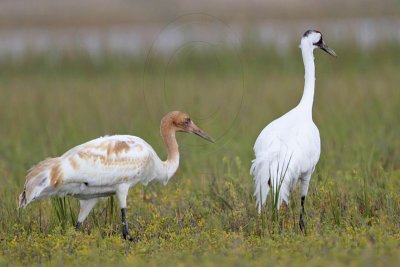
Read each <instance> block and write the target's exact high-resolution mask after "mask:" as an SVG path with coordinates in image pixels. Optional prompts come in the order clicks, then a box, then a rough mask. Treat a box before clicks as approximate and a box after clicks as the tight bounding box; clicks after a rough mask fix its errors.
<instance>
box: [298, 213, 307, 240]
mask: <svg viewBox="0 0 400 267" xmlns="http://www.w3.org/2000/svg"><path fill="white" fill-rule="evenodd" d="M299 226H300V230H301V231H302V232H303V233H304V234H305V235H307V230H306V225H305V223H304V215H303V213H301V214H300V220H299Z"/></svg>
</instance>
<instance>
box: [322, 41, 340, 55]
mask: <svg viewBox="0 0 400 267" xmlns="http://www.w3.org/2000/svg"><path fill="white" fill-rule="evenodd" d="M319 48H321V49H322V50H324V51H325V52H326V53H328V54H329V55H331V56H334V57H336V53H335V51H333V50H332V49H330V48H329V47H328V46H327V45H326V44H325V43H324V42H322V44H321V45H320V46H319Z"/></svg>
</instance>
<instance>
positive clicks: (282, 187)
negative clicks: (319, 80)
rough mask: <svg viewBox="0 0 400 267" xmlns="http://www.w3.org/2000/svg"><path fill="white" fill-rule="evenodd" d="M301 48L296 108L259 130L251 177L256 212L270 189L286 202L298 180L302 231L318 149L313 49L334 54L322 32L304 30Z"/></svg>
mask: <svg viewBox="0 0 400 267" xmlns="http://www.w3.org/2000/svg"><path fill="white" fill-rule="evenodd" d="M300 48H301V52H302V55H303V62H304V68H305V76H304V79H305V84H304V92H303V96H302V98H301V100H300V103H299V104H298V105H297V106H296V107H295V108H293V109H292V110H290V111H289V112H288V113H286V114H285V115H283V116H281V117H280V118H278V119H276V120H274V121H273V122H271V123H270V124H268V125H267V126H266V127H265V128H264V130H262V132H261V133H260V135H259V136H258V138H257V140H256V143H255V145H254V153H255V159H254V160H253V161H252V166H251V169H250V174H251V175H252V176H254V182H255V193H254V195H255V197H256V200H257V207H258V211H259V212H261V206H262V205H264V204H265V202H266V199H267V196H268V193H269V191H270V190H272V192H273V193H274V195H275V196H278V199H277V201H278V203H277V205H278V208H279V206H280V205H281V203H282V201H285V202H286V203H288V201H289V194H290V191H291V190H292V189H293V188H294V186H295V185H296V184H297V182H299V183H300V191H301V214H300V220H299V225H300V229H301V230H302V231H304V230H305V225H304V220H303V217H304V216H305V211H304V202H305V199H306V196H307V192H308V185H309V182H310V179H311V174H312V173H313V171H314V169H315V166H316V164H317V162H318V160H319V156H320V152H321V144H320V137H319V131H318V128H317V126H316V125H315V124H314V122H313V119H312V106H313V100H314V87H315V65H314V55H313V51H314V49H315V48H320V49H322V50H324V51H325V52H327V53H328V54H330V55H332V56H336V53H335V52H334V51H333V50H332V49H330V48H329V47H328V46H327V45H326V44H325V43H324V41H323V39H322V34H321V33H320V32H319V31H315V30H308V31H306V32H305V33H304V35H303V37H302V38H301V43H300Z"/></svg>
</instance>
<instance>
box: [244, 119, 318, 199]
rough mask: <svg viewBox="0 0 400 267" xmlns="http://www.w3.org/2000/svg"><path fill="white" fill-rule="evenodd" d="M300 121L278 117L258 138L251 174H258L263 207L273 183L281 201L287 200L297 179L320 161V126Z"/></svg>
mask: <svg viewBox="0 0 400 267" xmlns="http://www.w3.org/2000/svg"><path fill="white" fill-rule="evenodd" d="M282 123H285V125H282ZM296 123H297V122H296V121H292V123H287V121H283V120H281V121H279V120H276V121H274V122H272V123H271V124H269V125H268V126H267V127H265V128H264V130H263V131H262V132H261V133H260V135H259V136H258V138H257V140H256V143H255V145H254V153H255V156H256V157H255V159H254V160H253V161H252V166H251V169H250V174H251V175H252V176H253V177H254V182H255V196H256V198H257V205H258V206H259V207H260V205H262V204H264V203H265V201H266V197H267V195H268V193H269V189H270V188H271V187H272V188H273V189H274V191H276V190H277V189H279V202H281V201H282V200H284V201H286V202H287V201H288V198H289V194H290V189H291V188H292V186H293V183H294V182H296V181H297V179H298V178H300V177H301V176H302V175H303V174H305V173H308V172H310V171H311V172H312V171H313V170H314V167H315V165H316V164H317V162H318V159H319V155H320V139H319V132H318V129H317V128H316V126H315V125H314V124H313V123H312V124H310V125H309V127H299V125H298V124H296ZM302 126H305V125H302Z"/></svg>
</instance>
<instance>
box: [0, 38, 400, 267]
mask: <svg viewBox="0 0 400 267" xmlns="http://www.w3.org/2000/svg"><path fill="white" fill-rule="evenodd" d="M332 47H333V48H336V49H337V51H336V52H337V54H338V55H339V57H338V58H337V59H334V58H331V57H329V56H327V55H326V54H324V53H322V52H320V51H316V56H315V57H316V61H317V63H316V66H317V71H316V73H317V81H316V95H315V105H314V120H315V122H316V123H317V125H318V126H319V129H320V134H321V141H322V153H321V159H320V162H319V164H318V166H317V168H316V171H315V173H314V175H313V176H312V180H311V183H310V189H309V196H308V198H307V201H306V213H307V218H306V219H307V220H306V224H307V231H308V233H307V236H304V235H303V234H302V233H301V232H300V231H299V228H298V217H299V214H300V195H299V192H298V191H296V192H294V193H293V194H292V198H291V202H290V204H289V206H288V209H286V210H280V211H279V213H278V214H277V215H276V216H275V215H274V216H275V217H274V218H275V219H273V220H271V218H272V217H271V214H272V208H273V207H272V206H273V204H272V203H271V201H270V202H269V204H268V205H267V207H266V209H265V210H264V212H265V213H264V214H263V216H261V217H258V216H257V213H256V209H255V199H254V197H253V181H252V178H251V177H250V175H249V168H250V162H251V160H252V158H253V151H252V146H253V144H254V141H255V139H256V137H257V136H258V134H259V132H260V131H261V129H262V128H263V127H264V126H265V125H267V123H269V122H270V121H271V120H273V119H274V118H276V117H277V116H279V115H281V114H283V113H284V112H286V111H288V110H289V109H290V108H292V107H293V106H294V105H296V104H297V102H298V101H299V99H300V97H301V94H302V87H303V75H304V74H303V66H302V61H301V57H300V53H299V51H298V50H295V51H292V52H291V53H289V54H287V55H284V56H278V55H276V54H274V53H272V52H270V51H269V50H267V49H260V48H254V47H244V48H243V49H241V50H239V52H235V51H230V50H226V51H223V50H218V51H211V52H210V53H205V54H198V53H197V52H195V51H194V50H190V49H187V50H185V51H183V52H182V53H180V54H178V55H177V56H176V57H174V58H172V59H169V58H166V59H162V58H157V57H150V58H148V59H147V60H146V59H138V60H136V61H134V60H128V59H113V58H107V59H104V60H101V61H100V62H96V63H92V62H90V61H89V60H87V59H85V58H84V57H72V58H63V59H59V60H57V61H54V60H50V59H34V58H32V59H28V60H26V61H24V62H19V63H18V62H6V63H2V65H1V66H0V68H1V71H0V122H1V127H0V140H1V142H0V196H1V198H0V199H1V202H0V265H4V266H8V265H50V266H59V265H64V264H66V265H76V264H89V265H99V264H100V265H114V264H119V265H132V264H135V265H150V266H159V265H160V264H164V263H165V264H166V265H171V266H176V265H177V264H181V265H190V266H193V265H201V266H211V265H217V264H220V265H222V266H225V265H238V266H242V265H255V266H265V265H268V264H269V265H274V266H287V265H291V266H304V265H305V264H307V265H310V266H340V265H342V266H348V265H354V266H364V265H382V266H383V265H388V266H394V265H398V264H399V262H400V256H399V255H400V194H399V192H400V127H399V124H398V123H399V114H400V90H399V84H400V75H399V70H400V52H399V51H400V47H398V46H391V45H387V46H383V47H381V48H378V49H376V50H374V51H371V52H369V53H366V52H363V51H358V50H356V49H354V48H351V47H345V48H339V47H338V48H337V47H335V46H334V45H332ZM168 62H169V63H168ZM175 109H180V110H184V111H187V112H188V113H189V114H191V116H192V119H193V120H194V121H195V122H196V123H197V124H198V125H199V126H201V127H202V128H203V129H204V130H206V131H207V132H208V133H209V134H210V135H211V136H213V137H215V138H216V139H217V142H216V143H215V144H210V143H207V142H204V141H203V140H201V139H199V138H197V137H195V136H191V135H185V134H179V135H178V139H179V140H178V141H179V143H180V150H181V166H180V168H179V170H178V172H177V174H176V175H175V177H173V178H172V179H171V181H170V183H169V184H168V185H167V186H166V187H164V186H162V184H158V183H152V184H150V185H149V186H147V187H144V186H142V185H138V186H135V187H134V188H132V189H131V190H130V194H129V198H128V220H129V222H130V225H129V226H130V228H131V231H132V232H133V233H135V236H136V237H137V238H138V240H139V241H138V243H137V244H133V243H130V242H127V241H124V240H122V239H121V234H120V213H119V208H118V206H117V205H116V202H115V201H114V200H113V199H109V200H105V201H102V202H100V203H99V204H98V205H97V206H96V207H95V209H94V212H93V213H92V214H91V215H89V217H88V219H87V221H86V222H85V223H84V225H83V229H84V230H83V231H82V232H75V231H74V230H73V221H74V218H76V215H77V213H78V209H79V208H78V201H77V200H75V199H72V198H69V197H67V198H65V199H59V200H55V199H53V200H51V199H47V200H41V201H38V202H35V203H32V204H31V205H30V206H28V208H27V209H25V210H23V211H19V212H18V211H17V210H16V198H17V196H18V194H19V193H20V192H21V191H22V189H23V184H24V176H25V172H26V170H27V169H29V167H30V166H32V165H33V164H35V163H37V162H38V161H40V160H42V159H44V158H46V157H53V156H57V155H60V154H62V153H63V152H65V151H66V150H67V149H69V148H71V147H73V146H75V145H77V144H80V143H82V142H85V141H87V140H90V139H93V138H95V137H98V136H101V135H105V134H114V133H121V134H132V135H137V136H140V137H142V138H144V139H146V140H147V141H148V142H149V143H150V144H151V145H152V146H153V147H154V148H155V149H156V151H157V152H158V153H159V155H160V156H161V157H162V158H163V157H165V150H164V148H163V144H162V141H161V138H160V136H159V130H158V129H159V125H158V124H159V120H160V119H161V117H162V116H163V115H164V113H166V112H167V111H170V110H175Z"/></svg>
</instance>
